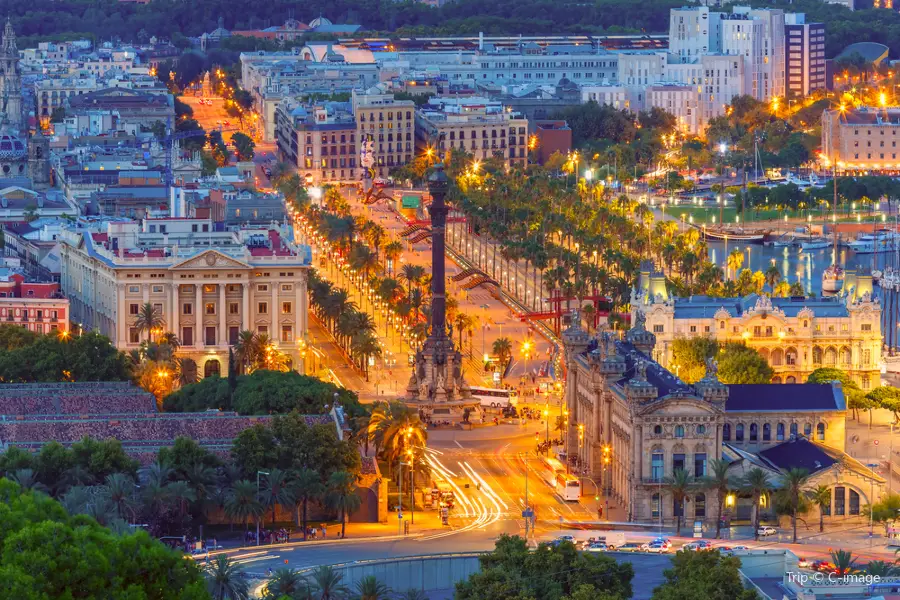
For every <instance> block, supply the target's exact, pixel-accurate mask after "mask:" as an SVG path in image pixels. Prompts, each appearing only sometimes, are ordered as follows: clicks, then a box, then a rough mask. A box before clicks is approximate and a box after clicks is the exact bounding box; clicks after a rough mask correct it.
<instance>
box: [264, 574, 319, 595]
mask: <svg viewBox="0 0 900 600" xmlns="http://www.w3.org/2000/svg"><path fill="white" fill-rule="evenodd" d="M309 591H310V590H309V582H308V581H306V579H305V578H304V577H303V576H301V575H300V574H299V573H297V571H293V570H291V569H277V570H276V571H275V572H274V573H273V574H272V577H271V578H270V579H269V581H268V582H266V595H265V596H264V598H267V599H271V600H277V599H278V598H282V597H284V596H287V597H288V598H297V597H299V596H300V594H302V593H304V592H307V593H306V594H305V595H307V596H308V595H309V593H308V592H309Z"/></svg>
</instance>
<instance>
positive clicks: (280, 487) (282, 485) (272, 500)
mask: <svg viewBox="0 0 900 600" xmlns="http://www.w3.org/2000/svg"><path fill="white" fill-rule="evenodd" d="M260 499H261V500H262V503H263V506H265V507H268V508H271V509H272V527H275V509H276V508H277V507H278V506H279V505H280V506H282V507H288V506H291V507H292V506H294V489H293V487H292V486H291V484H290V480H289V478H288V473H287V472H285V471H282V470H281V469H278V468H275V469H272V470H271V471H269V474H268V475H266V478H265V480H264V485H263V487H262V490H260Z"/></svg>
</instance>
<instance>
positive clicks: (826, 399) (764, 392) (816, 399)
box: [725, 383, 847, 412]
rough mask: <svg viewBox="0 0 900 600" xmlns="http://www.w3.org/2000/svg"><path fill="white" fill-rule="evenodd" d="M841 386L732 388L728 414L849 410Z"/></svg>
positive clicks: (754, 386)
mask: <svg viewBox="0 0 900 600" xmlns="http://www.w3.org/2000/svg"><path fill="white" fill-rule="evenodd" d="M846 408H847V405H846V402H845V400H844V391H843V389H842V388H841V386H840V384H831V383H803V384H800V385H792V384H780V383H761V384H732V385H729V386H728V401H727V402H726V403H725V410H726V411H727V412H764V411H772V412H803V411H822V410H846Z"/></svg>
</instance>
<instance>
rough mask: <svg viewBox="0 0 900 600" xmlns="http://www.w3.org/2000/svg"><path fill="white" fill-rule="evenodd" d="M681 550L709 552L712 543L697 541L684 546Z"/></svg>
mask: <svg viewBox="0 0 900 600" xmlns="http://www.w3.org/2000/svg"><path fill="white" fill-rule="evenodd" d="M681 549H682V550H688V551H691V550H711V549H712V543H710V542H708V541H707V540H697V541H696V542H688V543H687V544H685V545H684V546H682V547H681Z"/></svg>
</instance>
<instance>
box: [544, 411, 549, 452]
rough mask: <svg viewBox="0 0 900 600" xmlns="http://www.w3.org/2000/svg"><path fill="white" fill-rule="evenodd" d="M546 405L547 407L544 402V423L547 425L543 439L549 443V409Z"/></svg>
mask: <svg viewBox="0 0 900 600" xmlns="http://www.w3.org/2000/svg"><path fill="white" fill-rule="evenodd" d="M547 407H548V405H547V404H544V425H546V426H547V432H546V435H545V437H544V441H546V442H548V443H549V442H550V419H549V417H550V411H549V410H548V408H547Z"/></svg>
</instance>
